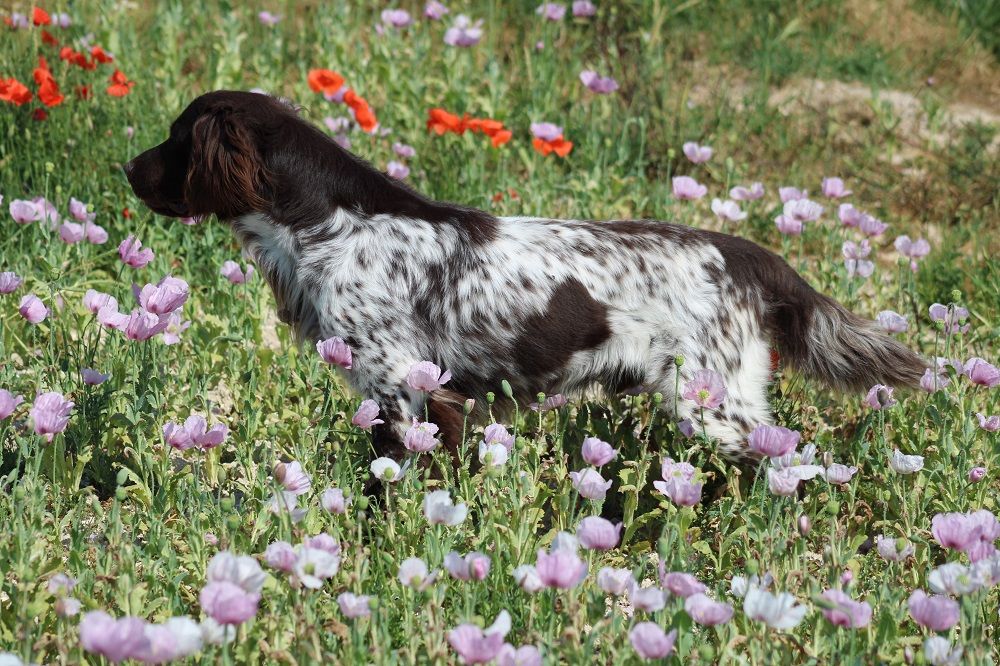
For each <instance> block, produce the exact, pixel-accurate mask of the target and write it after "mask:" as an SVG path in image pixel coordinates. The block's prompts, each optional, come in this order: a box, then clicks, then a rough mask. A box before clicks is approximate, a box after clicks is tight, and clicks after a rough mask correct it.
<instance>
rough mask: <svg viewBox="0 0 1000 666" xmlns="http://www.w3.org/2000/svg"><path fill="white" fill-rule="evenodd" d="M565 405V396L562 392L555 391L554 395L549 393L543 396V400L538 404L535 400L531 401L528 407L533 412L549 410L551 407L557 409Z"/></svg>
mask: <svg viewBox="0 0 1000 666" xmlns="http://www.w3.org/2000/svg"><path fill="white" fill-rule="evenodd" d="M565 406H566V396H564V395H563V394H562V393H556V394H555V395H550V396H548V397H546V398H545V401H544V402H542V404H541V405H539V404H538V403H537V402H533V403H531V404H530V405H528V407H529V408H530V409H531V410H532V411H535V412H538V411H542V412H549V411H552V410H553V409H559V408H560V407H565Z"/></svg>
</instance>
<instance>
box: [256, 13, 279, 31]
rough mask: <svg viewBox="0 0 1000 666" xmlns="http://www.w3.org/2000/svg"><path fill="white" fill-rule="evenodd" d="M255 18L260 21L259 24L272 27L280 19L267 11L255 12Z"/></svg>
mask: <svg viewBox="0 0 1000 666" xmlns="http://www.w3.org/2000/svg"><path fill="white" fill-rule="evenodd" d="M257 20H258V21H260V22H261V25H266V26H267V27H269V28H273V27H274V26H276V25H278V22H279V21H281V17H280V16H278V15H276V14H272V13H271V12H269V11H263V12H260V13H259V14H257Z"/></svg>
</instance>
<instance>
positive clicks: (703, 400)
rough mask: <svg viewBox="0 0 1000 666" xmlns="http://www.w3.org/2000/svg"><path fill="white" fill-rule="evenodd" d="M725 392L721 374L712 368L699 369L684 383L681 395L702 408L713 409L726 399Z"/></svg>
mask: <svg viewBox="0 0 1000 666" xmlns="http://www.w3.org/2000/svg"><path fill="white" fill-rule="evenodd" d="M726 393H727V391H726V386H725V384H724V383H723V379H722V375H720V374H719V373H717V372H715V371H714V370H708V369H701V370H698V371H697V372H695V373H694V376H693V377H691V381H689V382H687V383H685V384H684V391H683V392H682V393H681V397H683V398H684V399H685V400H690V401H691V402H693V403H694V404H696V405H698V406H699V407H702V408H704V409H715V408H716V407H718V406H719V405H721V404H722V402H723V401H724V400H725V399H726Z"/></svg>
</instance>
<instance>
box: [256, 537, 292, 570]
mask: <svg viewBox="0 0 1000 666" xmlns="http://www.w3.org/2000/svg"><path fill="white" fill-rule="evenodd" d="M298 559H299V554H298V553H296V552H295V549H294V548H292V544H290V543H288V542H287V541H275V542H274V543H272V544H270V545H268V547H267V548H266V549H264V562H265V563H267V566H269V567H271V568H272V569H277V570H278V571H284V572H285V573H291V572H292V571H294V570H295V563H296V562H297V561H298Z"/></svg>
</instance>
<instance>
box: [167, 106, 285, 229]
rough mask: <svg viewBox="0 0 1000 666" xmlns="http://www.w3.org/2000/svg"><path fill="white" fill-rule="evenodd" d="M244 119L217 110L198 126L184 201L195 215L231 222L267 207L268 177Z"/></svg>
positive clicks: (193, 135)
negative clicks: (209, 215)
mask: <svg viewBox="0 0 1000 666" xmlns="http://www.w3.org/2000/svg"><path fill="white" fill-rule="evenodd" d="M240 116H241V114H240V113H238V112H235V111H233V110H231V109H225V108H222V109H213V110H211V111H209V112H206V113H205V114H203V115H202V116H201V117H200V118H198V120H196V121H195V123H194V126H193V127H192V130H191V155H190V159H189V164H188V173H187V179H186V181H185V187H184V198H185V200H186V202H187V205H188V207H189V208H190V210H191V214H192V215H207V214H210V213H215V214H216V215H218V216H219V218H221V219H228V218H232V217H236V216H238V215H242V214H244V213H249V212H253V211H257V210H264V209H265V207H266V205H267V192H266V188H267V176H266V173H265V167H264V163H263V160H262V159H261V155H260V152H259V150H258V148H257V142H256V138H255V136H254V134H253V131H252V130H251V129H250V128H248V127H247V125H246V123H245V121H244V119H243V118H241V117H240Z"/></svg>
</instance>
